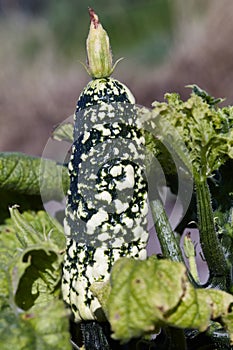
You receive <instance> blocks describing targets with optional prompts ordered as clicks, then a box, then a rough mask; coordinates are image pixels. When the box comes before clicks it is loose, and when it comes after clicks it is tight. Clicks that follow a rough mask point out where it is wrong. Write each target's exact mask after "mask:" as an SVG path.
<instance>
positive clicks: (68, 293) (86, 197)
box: [62, 10, 148, 322]
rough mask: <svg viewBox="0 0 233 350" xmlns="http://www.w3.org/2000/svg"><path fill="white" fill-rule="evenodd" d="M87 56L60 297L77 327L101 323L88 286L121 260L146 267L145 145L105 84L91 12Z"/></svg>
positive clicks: (103, 50) (124, 97) (126, 106)
mask: <svg viewBox="0 0 233 350" xmlns="http://www.w3.org/2000/svg"><path fill="white" fill-rule="evenodd" d="M91 11H92V10H91ZM93 31H94V32H93ZM92 39H93V40H92ZM97 44H98V45H97ZM98 50H99V51H98ZM87 54H88V62H89V67H88V71H89V72H90V74H91V75H92V77H93V80H92V81H91V82H89V83H88V85H87V86H86V87H85V88H84V90H83V91H82V93H81V95H80V97H79V99H78V102H77V107H76V112H75V117H74V143H73V146H72V154H71V158H70V161H69V166H68V169H69V176H70V189H69V190H68V196H67V197H68V198H67V205H66V217H65V221H64V227H65V233H66V236H67V248H66V253H65V258H64V265H63V279H62V291H63V298H64V300H65V302H66V303H67V304H68V305H70V307H71V310H72V312H73V315H74V319H75V321H76V322H80V321H82V320H86V321H88V320H97V321H104V320H105V316H104V314H103V312H102V309H101V306H100V304H99V302H98V300H97V298H95V297H94V296H93V294H92V292H91V291H90V286H91V285H92V283H93V282H96V281H106V280H107V279H108V278H109V274H110V271H111V267H112V266H113V264H114V262H115V261H116V260H117V259H119V258H120V257H123V256H128V257H133V258H136V259H145V258H146V244H147V240H148V232H147V212H148V204H147V192H148V185H147V181H146V177H145V169H144V160H145V159H144V153H143V151H142V150H143V148H144V144H145V139H144V136H143V134H142V132H141V130H139V129H138V128H137V127H136V119H137V107H136V105H135V99H134V97H133V95H132V93H131V92H130V90H129V89H128V88H127V87H126V86H125V85H124V84H122V83H121V82H119V81H118V80H116V79H113V78H112V77H110V76H109V75H110V74H111V72H112V65H111V63H112V56H111V52H110V47H109V41H108V37H107V34H106V32H105V31H104V30H103V28H102V26H101V24H100V23H99V21H98V17H97V16H96V15H95V14H94V12H91V28H90V33H89V36H88V39H87ZM103 55H104V59H105V61H104V62H105V63H103ZM106 55H107V56H106ZM98 59H100V62H99V64H98ZM93 62H94V63H93Z"/></svg>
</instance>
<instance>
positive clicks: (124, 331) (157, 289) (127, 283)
mask: <svg viewBox="0 0 233 350" xmlns="http://www.w3.org/2000/svg"><path fill="white" fill-rule="evenodd" d="M110 285H111V290H110V293H109V290H108V289H107V288H106V286H105V290H106V291H107V292H106V297H107V303H106V304H105V306H104V311H105V313H106V315H107V317H108V319H109V321H110V323H111V327H112V330H113V337H114V338H115V339H119V340H121V341H122V342H127V341H128V340H129V339H131V338H133V337H139V336H141V335H143V334H146V333H151V332H155V331H157V330H158V329H159V327H163V326H172V327H179V328H195V329H198V330H199V331H201V332H202V331H205V330H206V329H207V328H208V326H209V324H210V321H211V319H213V320H214V319H216V318H218V319H221V322H222V323H223V324H224V325H225V326H226V327H227V330H228V332H229V333H230V336H231V338H233V334H232V329H231V326H229V323H230V321H229V320H230V319H231V317H232V316H231V314H230V312H229V308H230V305H231V304H232V303H233V296H232V295H230V294H228V293H226V292H223V291H220V290H213V289H207V290H205V289H195V288H194V287H193V286H192V285H191V283H190V282H189V280H188V278H187V274H186V268H185V266H184V265H183V264H182V263H180V262H172V261H170V260H165V259H164V260H163V259H162V260H157V259H156V258H155V257H154V256H152V257H150V258H149V259H147V260H145V261H140V260H133V259H129V258H122V259H120V260H118V261H117V262H116V263H115V265H114V266H113V269H112V272H111V279H110ZM97 297H98V292H97ZM100 299H101V298H100ZM100 301H101V300H100Z"/></svg>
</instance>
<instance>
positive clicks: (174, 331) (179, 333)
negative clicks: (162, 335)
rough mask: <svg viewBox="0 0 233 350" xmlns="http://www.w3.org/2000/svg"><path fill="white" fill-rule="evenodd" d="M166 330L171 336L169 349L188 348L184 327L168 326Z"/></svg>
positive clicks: (169, 336) (182, 349)
mask: <svg viewBox="0 0 233 350" xmlns="http://www.w3.org/2000/svg"><path fill="white" fill-rule="evenodd" d="M165 332H166V334H167V336H168V338H169V342H170V346H169V350H178V349H179V350H186V349H187V347H186V340H185V336H184V331H183V329H180V328H175V327H166V328H165Z"/></svg>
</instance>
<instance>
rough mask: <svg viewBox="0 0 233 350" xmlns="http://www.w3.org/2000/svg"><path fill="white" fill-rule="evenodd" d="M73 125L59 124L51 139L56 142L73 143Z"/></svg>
mask: <svg viewBox="0 0 233 350" xmlns="http://www.w3.org/2000/svg"><path fill="white" fill-rule="evenodd" d="M73 133H74V125H73V124H72V123H64V124H59V125H58V126H57V127H56V128H55V129H54V130H53V132H52V137H53V139H54V140H57V141H67V142H70V143H73V140H74V137H73Z"/></svg>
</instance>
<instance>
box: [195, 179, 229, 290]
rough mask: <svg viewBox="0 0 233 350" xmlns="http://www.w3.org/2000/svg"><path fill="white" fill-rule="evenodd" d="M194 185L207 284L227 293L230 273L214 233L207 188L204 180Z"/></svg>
mask: <svg viewBox="0 0 233 350" xmlns="http://www.w3.org/2000/svg"><path fill="white" fill-rule="evenodd" d="M195 184H196V196H197V214H198V227H199V232H200V241H201V247H202V251H203V254H204V256H205V259H206V262H207V264H208V268H209V274H210V277H209V281H208V282H207V284H209V285H210V286H211V287H212V288H220V289H222V290H225V291H227V290H228V286H229V282H230V271H229V268H228V265H227V261H226V258H225V256H224V253H223V249H222V247H221V244H220V242H219V240H218V237H217V234H216V231H215V225H214V216H213V210H212V206H211V196H210V191H209V187H208V184H207V181H206V180H199V181H195Z"/></svg>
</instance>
